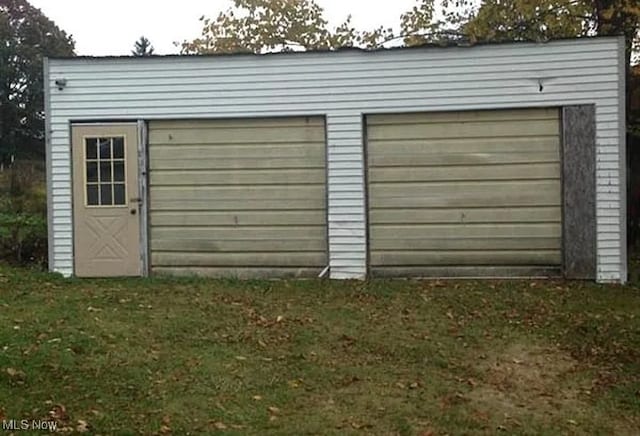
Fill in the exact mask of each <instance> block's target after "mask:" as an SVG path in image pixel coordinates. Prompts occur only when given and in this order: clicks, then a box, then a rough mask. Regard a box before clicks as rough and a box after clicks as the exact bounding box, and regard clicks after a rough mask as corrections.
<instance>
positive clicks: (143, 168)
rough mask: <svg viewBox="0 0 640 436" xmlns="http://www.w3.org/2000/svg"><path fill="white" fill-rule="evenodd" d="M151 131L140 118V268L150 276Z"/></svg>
mask: <svg viewBox="0 0 640 436" xmlns="http://www.w3.org/2000/svg"><path fill="white" fill-rule="evenodd" d="M148 139H149V131H148V128H147V123H146V122H145V121H144V120H138V198H139V199H140V203H139V204H140V213H139V216H140V269H141V274H142V276H143V277H148V276H149V242H148V241H149V235H148V233H149V215H148V214H149V208H148V198H149V197H148V195H147V194H148V183H147V174H148V171H147V143H148Z"/></svg>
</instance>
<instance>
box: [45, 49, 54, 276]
mask: <svg viewBox="0 0 640 436" xmlns="http://www.w3.org/2000/svg"><path fill="white" fill-rule="evenodd" d="M42 68H43V77H44V80H43V83H44V114H45V116H44V150H45V160H46V162H45V164H46V180H47V261H48V262H47V263H48V267H49V271H55V270H56V265H55V264H54V243H55V239H54V237H53V235H54V226H53V219H54V209H53V207H54V205H53V185H54V181H53V163H52V160H51V159H52V154H53V153H52V149H51V90H50V84H49V58H47V57H45V58H44V60H43V66H42Z"/></svg>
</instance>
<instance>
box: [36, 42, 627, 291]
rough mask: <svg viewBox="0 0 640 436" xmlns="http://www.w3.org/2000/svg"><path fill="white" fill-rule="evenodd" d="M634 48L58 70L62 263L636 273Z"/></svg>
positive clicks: (53, 133) (410, 273) (53, 255)
mask: <svg viewBox="0 0 640 436" xmlns="http://www.w3.org/2000/svg"><path fill="white" fill-rule="evenodd" d="M624 51H625V43H624V38H622V37H603V38H580V39H575V40H573V39H571V40H562V41H548V42H545V43H525V42H522V43H505V44H479V45H471V46H464V47H461V46H443V47H440V46H438V47H433V46H425V47H412V48H395V47H394V48H389V49H385V50H376V51H369V50H358V49H349V50H337V51H310V52H297V51H296V52H290V53H277V54H275V53H274V54H260V55H251V54H233V55H212V56H175V57H174V56H143V57H122V58H120V57H116V58H113V57H74V58H69V59H67V58H57V59H47V60H46V61H45V65H44V77H45V84H46V86H45V113H46V123H47V126H46V129H45V130H46V132H47V153H48V155H47V198H48V226H49V228H48V235H49V240H48V247H49V261H50V263H49V265H50V268H51V270H52V271H55V272H59V273H61V274H63V275H65V276H77V277H108V276H149V275H157V274H180V275H206V276H214V277H241V278H279V277H318V276H321V277H328V278H331V279H337V280H349V279H358V280H364V279H367V278H369V277H375V276H391V277H514V278H515V277H558V276H560V277H563V278H566V279H581V280H596V281H598V282H624V281H625V280H626V279H627V275H628V274H627V260H628V256H627V246H626V228H627V227H626V218H625V217H626V210H627V204H626V195H625V192H626V190H625V183H626V182H625V180H626V177H627V174H626V162H625V156H626V142H625V131H626V129H625V120H626V118H625V116H624V110H625V105H624V103H625V90H624V88H625V81H624V77H625V71H626V64H625V62H624V56H623V54H624Z"/></svg>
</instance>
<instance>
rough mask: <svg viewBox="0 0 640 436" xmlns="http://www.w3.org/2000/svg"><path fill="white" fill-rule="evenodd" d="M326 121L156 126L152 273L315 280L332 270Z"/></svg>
mask: <svg viewBox="0 0 640 436" xmlns="http://www.w3.org/2000/svg"><path fill="white" fill-rule="evenodd" d="M324 132H325V127H324V119H323V118H305V117H303V118H288V119H243V120H215V121H212V120H206V121H153V122H150V123H149V166H150V179H149V218H150V231H149V238H150V251H151V269H152V271H153V272H158V273H188V274H190V273H198V274H206V275H213V276H227V277H261V276H268V277H274V276H316V275H317V274H318V273H319V272H321V271H322V269H323V268H324V267H325V266H326V265H327V257H328V256H327V223H326V221H327V219H326V190H325V186H326V170H325V167H326V158H325V133H324Z"/></svg>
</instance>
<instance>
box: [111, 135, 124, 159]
mask: <svg viewBox="0 0 640 436" xmlns="http://www.w3.org/2000/svg"><path fill="white" fill-rule="evenodd" d="M113 158H114V159H124V137H122V136H119V137H116V138H113Z"/></svg>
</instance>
